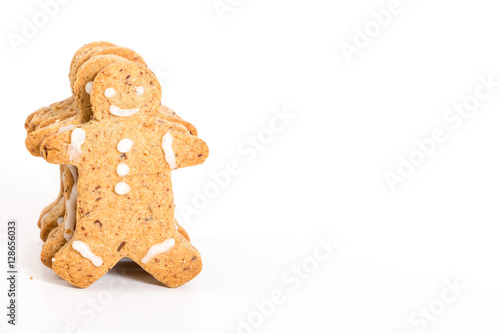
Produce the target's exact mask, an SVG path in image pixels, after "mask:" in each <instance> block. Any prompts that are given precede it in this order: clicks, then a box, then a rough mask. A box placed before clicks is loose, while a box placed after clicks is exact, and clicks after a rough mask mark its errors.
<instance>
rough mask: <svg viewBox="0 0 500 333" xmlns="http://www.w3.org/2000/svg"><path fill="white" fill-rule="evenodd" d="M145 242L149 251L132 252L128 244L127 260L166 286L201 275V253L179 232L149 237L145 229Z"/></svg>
mask: <svg viewBox="0 0 500 333" xmlns="http://www.w3.org/2000/svg"><path fill="white" fill-rule="evenodd" d="M144 240H146V241H147V243H148V246H147V248H148V249H149V250H148V251H147V252H146V253H143V252H135V249H133V244H131V245H132V246H131V251H130V255H129V257H130V259H132V260H134V261H135V262H136V263H138V264H139V265H140V266H141V267H142V268H143V269H144V270H145V271H147V272H148V273H149V274H151V275H152V276H153V277H154V278H155V279H157V280H158V281H160V282H161V283H163V284H164V285H166V286H167V287H171V288H175V287H179V286H182V285H183V284H185V283H186V282H189V281H190V280H192V279H193V278H194V277H195V276H196V275H198V274H199V273H200V271H201V268H202V262H201V256H200V252H198V250H197V249H196V248H194V246H193V245H191V243H190V242H189V241H188V240H187V239H186V238H185V237H184V236H182V235H181V234H180V233H179V232H178V231H174V232H170V233H165V234H164V235H158V234H155V235H148V230H144V231H143V234H142V241H143V242H144Z"/></svg>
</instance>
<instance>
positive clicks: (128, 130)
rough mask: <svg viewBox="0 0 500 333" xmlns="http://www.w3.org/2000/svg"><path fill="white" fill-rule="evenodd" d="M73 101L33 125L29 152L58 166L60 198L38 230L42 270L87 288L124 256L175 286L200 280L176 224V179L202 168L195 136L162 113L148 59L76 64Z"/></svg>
mask: <svg viewBox="0 0 500 333" xmlns="http://www.w3.org/2000/svg"><path fill="white" fill-rule="evenodd" d="M69 79H70V87H71V91H72V96H71V97H69V98H67V99H65V100H63V101H61V102H57V103H54V104H51V105H50V106H48V107H43V108H41V109H39V110H38V111H35V112H34V113H32V114H31V115H29V116H28V118H27V119H26V123H25V128H26V130H27V138H26V148H27V149H28V151H29V152H30V153H31V154H32V155H33V156H41V157H43V158H44V159H45V160H46V161H47V162H49V163H53V164H59V165H60V174H61V188H60V193H59V196H58V198H57V199H56V200H55V201H54V202H52V203H51V204H50V205H48V206H47V207H45V209H44V210H43V211H42V213H41V215H40V219H39V221H38V226H39V228H40V229H41V233H40V237H41V238H42V240H43V241H44V242H45V243H44V245H43V248H42V253H41V259H42V262H43V263H44V264H45V265H46V266H47V267H49V268H52V269H53V270H54V272H55V273H56V274H58V275H59V276H60V277H62V278H63V279H65V280H67V281H68V282H70V283H71V284H73V285H75V286H77V287H81V288H84V287H87V286H89V285H91V284H92V283H93V282H95V281H97V280H98V279H99V278H100V277H101V276H103V275H104V274H105V273H106V272H108V271H109V270H110V269H111V268H112V267H113V266H114V265H115V264H116V263H117V262H118V261H119V260H120V259H121V258H124V257H128V258H131V259H132V260H134V261H135V262H136V263H137V264H139V265H140V266H141V267H143V268H144V269H145V270H146V271H147V272H149V273H150V274H151V275H153V276H154V277H155V278H156V279H157V280H159V281H160V282H162V283H163V284H165V285H166V286H169V287H177V286H180V285H182V284H184V283H186V282H188V281H189V280H191V279H192V278H194V277H195V276H196V275H197V274H198V273H199V272H200V271H201V267H202V264H201V257H200V254H199V252H198V251H197V250H196V249H195V248H194V247H193V246H192V245H191V242H190V239H189V236H188V234H187V233H186V231H185V230H184V228H182V227H181V226H180V225H179V224H178V223H177V221H176V220H175V218H174V203H173V191H172V183H171V171H172V170H174V169H176V168H180V167H186V166H192V165H197V164H201V163H203V162H204V160H205V159H206V158H207V156H208V147H207V146H206V144H205V142H203V141H202V140H201V139H199V138H198V136H197V131H196V128H195V127H194V126H193V125H192V124H190V123H188V122H186V121H184V120H183V119H182V118H181V117H179V116H178V115H177V114H176V113H175V112H173V111H172V110H170V109H169V108H167V107H165V106H163V105H161V93H162V91H161V87H160V84H159V82H158V80H157V78H156V76H155V75H154V73H153V72H152V71H151V70H150V69H149V68H148V67H147V65H146V62H145V61H144V59H143V57H141V56H140V55H139V54H138V53H136V52H135V51H133V50H130V49H128V48H125V47H119V46H116V45H114V44H111V43H107V42H94V43H90V44H87V45H85V46H83V47H82V48H80V49H79V50H78V51H77V52H76V53H75V55H74V57H73V60H72V62H71V66H70V72H69Z"/></svg>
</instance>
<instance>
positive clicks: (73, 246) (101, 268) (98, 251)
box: [52, 237, 122, 288]
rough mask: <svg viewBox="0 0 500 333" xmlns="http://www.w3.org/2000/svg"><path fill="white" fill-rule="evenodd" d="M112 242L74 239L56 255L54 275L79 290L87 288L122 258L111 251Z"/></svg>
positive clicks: (53, 263)
mask: <svg viewBox="0 0 500 333" xmlns="http://www.w3.org/2000/svg"><path fill="white" fill-rule="evenodd" d="M111 243H112V240H105V239H103V240H96V239H93V238H90V237H89V238H88V239H87V238H85V237H84V238H79V239H78V240H77V239H76V237H73V238H72V239H71V240H70V241H69V242H68V243H66V244H65V245H64V246H63V247H62V248H61V249H60V250H59V251H57V252H56V253H55V255H54V260H53V261H52V269H53V270H54V273H56V274H57V275H59V276H60V277H61V278H63V279H64V280H66V281H68V282H69V283H71V284H72V285H74V286H75V287H78V288H86V287H88V286H90V285H91V284H92V283H94V282H95V281H97V280H98V279H99V278H101V277H102V276H103V275H104V274H106V273H107V272H108V271H110V270H111V268H113V266H114V265H116V263H117V262H118V261H119V260H120V259H121V258H122V256H121V255H119V253H117V252H115V251H110V250H109V249H110V245H111Z"/></svg>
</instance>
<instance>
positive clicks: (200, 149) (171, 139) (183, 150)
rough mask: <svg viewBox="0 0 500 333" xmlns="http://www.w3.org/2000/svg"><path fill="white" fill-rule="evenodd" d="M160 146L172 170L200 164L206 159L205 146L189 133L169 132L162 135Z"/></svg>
mask: <svg viewBox="0 0 500 333" xmlns="http://www.w3.org/2000/svg"><path fill="white" fill-rule="evenodd" d="M161 146H162V149H163V152H164V154H165V160H166V161H167V163H168V165H169V166H170V169H172V170H173V169H176V168H184V167H188V166H192V165H198V164H201V163H203V162H204V161H205V160H206V159H207V157H208V146H207V144H206V143H205V142H204V141H203V140H202V139H200V138H199V137H197V136H194V135H191V134H189V133H182V132H178V131H172V130H169V131H167V132H166V133H165V134H164V135H163V138H162V144H161Z"/></svg>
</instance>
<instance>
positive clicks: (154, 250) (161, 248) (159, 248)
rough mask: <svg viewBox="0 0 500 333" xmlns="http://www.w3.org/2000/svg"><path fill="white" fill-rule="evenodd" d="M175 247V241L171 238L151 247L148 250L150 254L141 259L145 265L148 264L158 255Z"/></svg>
mask: <svg viewBox="0 0 500 333" xmlns="http://www.w3.org/2000/svg"><path fill="white" fill-rule="evenodd" d="M174 245H175V239H173V238H169V239H167V240H165V241H163V242H162V243H160V244H155V245H153V246H151V247H150V248H149V250H148V253H146V255H145V256H144V257H143V258H142V259H141V262H142V263H143V264H147V263H148V261H150V260H151V259H153V258H154V257H155V256H157V255H158V254H160V253H164V252H167V251H170V249H172V248H173V247H174Z"/></svg>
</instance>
